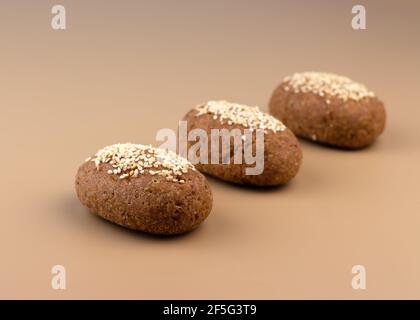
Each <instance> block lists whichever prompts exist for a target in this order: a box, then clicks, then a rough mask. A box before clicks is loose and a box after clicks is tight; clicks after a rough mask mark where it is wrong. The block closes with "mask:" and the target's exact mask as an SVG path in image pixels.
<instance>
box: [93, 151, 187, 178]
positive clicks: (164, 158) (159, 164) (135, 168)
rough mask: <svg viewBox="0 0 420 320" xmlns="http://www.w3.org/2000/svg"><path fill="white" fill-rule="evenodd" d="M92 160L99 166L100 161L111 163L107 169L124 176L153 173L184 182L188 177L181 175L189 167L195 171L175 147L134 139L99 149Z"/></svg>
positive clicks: (111, 172)
mask: <svg viewBox="0 0 420 320" xmlns="http://www.w3.org/2000/svg"><path fill="white" fill-rule="evenodd" d="M90 161H92V162H94V163H95V166H96V169H97V170H99V168H100V164H105V163H109V164H110V165H111V166H112V169H109V170H107V173H108V174H110V175H118V176H119V178H120V179H125V178H130V177H138V176H139V175H141V174H150V175H160V176H164V177H166V180H167V181H171V182H177V183H184V182H185V180H184V179H180V177H181V176H182V174H183V173H184V174H185V173H187V172H188V170H193V171H195V168H194V166H193V165H192V164H191V163H190V162H189V161H188V160H186V159H184V158H182V157H180V156H178V155H177V154H176V153H174V152H172V151H166V150H163V149H158V148H153V147H152V146H150V145H149V146H145V145H141V144H132V143H123V144H114V145H111V146H107V147H105V148H103V149H101V150H99V151H98V152H97V153H96V155H95V156H94V157H92V158H91V159H90ZM144 168H153V170H151V169H144ZM178 177H179V178H178ZM181 181H184V182H181Z"/></svg>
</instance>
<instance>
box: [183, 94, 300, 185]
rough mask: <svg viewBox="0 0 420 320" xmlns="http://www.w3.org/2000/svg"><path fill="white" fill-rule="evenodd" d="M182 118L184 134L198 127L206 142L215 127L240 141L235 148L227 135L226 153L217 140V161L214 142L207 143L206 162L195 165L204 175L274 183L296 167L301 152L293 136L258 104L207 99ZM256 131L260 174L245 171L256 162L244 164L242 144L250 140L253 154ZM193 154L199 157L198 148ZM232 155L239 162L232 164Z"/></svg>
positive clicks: (190, 144) (284, 179) (286, 178)
mask: <svg viewBox="0 0 420 320" xmlns="http://www.w3.org/2000/svg"><path fill="white" fill-rule="evenodd" d="M183 120H185V121H187V131H188V134H190V133H191V132H192V130H194V129H201V130H204V132H205V133H206V135H207V136H208V137H209V141H210V140H211V136H212V130H215V129H216V130H223V129H225V130H228V131H229V132H233V130H236V131H237V132H239V134H240V137H239V140H241V139H242V141H240V143H242V142H243V143H242V145H241V149H239V148H237V147H239V145H235V136H234V135H232V137H231V138H230V145H229V148H226V150H227V152H223V146H222V140H221V139H220V140H219V142H220V143H219V147H218V152H219V156H218V161H217V163H212V156H214V155H213V152H214V145H213V144H212V143H209V145H208V157H207V163H203V162H200V163H197V164H195V166H196V168H197V169H198V170H200V171H202V172H204V173H206V174H209V175H212V176H214V177H217V178H219V179H221V180H225V181H229V182H233V183H238V184H247V185H256V186H275V185H281V184H285V183H287V182H289V181H290V180H291V179H293V178H294V177H295V176H296V174H297V172H298V170H299V167H300V165H301V162H302V151H301V149H300V146H299V143H298V141H297V139H296V137H295V135H294V134H293V133H292V132H291V131H290V130H289V129H287V128H286V127H285V126H284V125H283V123H281V122H280V121H279V120H277V119H275V118H274V117H272V116H270V115H268V114H266V113H264V112H261V111H260V109H259V108H258V107H250V106H246V105H242V104H237V103H230V102H227V101H209V102H207V103H204V104H200V105H198V106H197V107H196V108H194V109H192V110H191V111H189V112H188V113H187V114H186V115H185V117H184V119H183ZM257 131H259V132H261V133H262V137H263V143H262V144H261V145H262V147H263V154H262V157H261V158H262V160H263V164H262V169H261V172H260V173H258V174H249V172H250V171H249V170H247V169H249V168H251V167H255V166H256V164H250V163H246V161H245V144H246V143H250V146H251V147H252V150H253V154H254V155H257V151H256V148H257V139H256V137H257ZM260 141H261V140H260ZM195 144H196V141H188V149H190V148H192V147H193V145H195ZM251 147H250V148H251ZM249 150H250V149H249ZM197 153H198V154H199V155H200V156H201V151H198V152H197ZM235 154H236V155H237V156H240V157H239V158H241V159H242V162H241V163H235ZM216 156H217V155H216ZM215 158H216V157H215Z"/></svg>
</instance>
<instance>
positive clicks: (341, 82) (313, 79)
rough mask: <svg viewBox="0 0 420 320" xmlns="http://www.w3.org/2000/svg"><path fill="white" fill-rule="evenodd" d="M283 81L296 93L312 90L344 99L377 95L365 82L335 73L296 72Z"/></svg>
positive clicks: (328, 101) (319, 93) (322, 95)
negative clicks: (361, 82) (358, 81)
mask: <svg viewBox="0 0 420 320" xmlns="http://www.w3.org/2000/svg"><path fill="white" fill-rule="evenodd" d="M283 83H284V84H285V90H286V91H288V90H289V88H291V89H292V90H293V92H295V93H299V92H303V93H307V92H311V93H314V94H316V95H318V96H320V97H324V96H329V97H336V98H339V99H342V100H344V101H347V100H349V99H351V100H356V101H358V100H361V99H363V98H367V97H370V98H371V97H374V96H375V94H374V93H373V92H372V91H369V90H368V89H367V88H366V87H365V86H364V85H363V84H360V83H357V82H355V81H353V80H351V79H349V78H347V77H343V76H339V75H336V74H333V73H323V72H303V73H295V74H293V75H292V76H288V77H286V78H284V79H283ZM286 88H287V89H286ZM326 101H327V104H329V103H330V100H328V99H327V100H326Z"/></svg>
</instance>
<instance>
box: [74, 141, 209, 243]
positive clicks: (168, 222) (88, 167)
mask: <svg viewBox="0 0 420 320" xmlns="http://www.w3.org/2000/svg"><path fill="white" fill-rule="evenodd" d="M76 193H77V196H78V198H79V199H80V201H81V202H82V204H83V205H85V206H86V207H88V208H89V209H90V211H91V212H92V213H94V214H97V215H99V216H100V217H102V218H104V219H106V220H109V221H112V222H114V223H116V224H119V225H121V226H124V227H127V228H130V229H135V230H141V231H144V232H148V233H152V234H163V235H172V234H179V233H184V232H187V231H190V230H192V229H194V228H196V227H197V226H198V225H199V224H200V223H201V222H203V220H204V219H206V218H207V216H208V215H209V213H210V211H211V207H212V201H213V200H212V193H211V190H210V187H209V184H208V182H207V180H206V178H205V177H204V176H203V175H202V174H201V173H200V172H198V171H196V170H195V168H194V166H193V165H192V164H191V163H189V162H188V161H187V160H185V159H184V158H181V157H179V156H177V155H176V154H175V153H173V152H170V151H169V152H166V151H164V150H161V149H156V148H153V147H151V146H143V145H138V144H129V143H127V144H116V145H112V146H108V147H106V148H104V149H102V150H99V151H98V152H97V153H96V155H95V156H94V157H92V158H88V159H87V160H86V161H85V163H84V164H82V165H81V167H80V168H79V171H78V172H77V176H76Z"/></svg>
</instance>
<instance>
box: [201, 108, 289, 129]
mask: <svg viewBox="0 0 420 320" xmlns="http://www.w3.org/2000/svg"><path fill="white" fill-rule="evenodd" d="M196 110H197V111H198V113H197V117H198V116H201V115H204V114H212V115H213V119H219V121H220V122H222V123H227V124H228V125H232V124H238V125H241V126H243V127H245V128H249V129H250V131H251V132H252V131H254V130H256V129H263V130H264V132H265V133H267V130H271V131H273V132H278V131H284V130H286V126H285V125H284V124H283V123H282V122H281V121H279V120H277V119H276V118H274V117H273V116H271V115H269V114H267V113H264V112H262V111H261V110H260V109H259V108H258V107H251V106H247V105H243V104H238V103H231V102H227V101H223V100H222V101H208V102H207V103H205V104H200V105H198V106H197V107H196Z"/></svg>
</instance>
